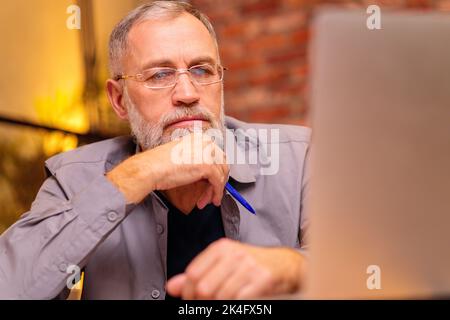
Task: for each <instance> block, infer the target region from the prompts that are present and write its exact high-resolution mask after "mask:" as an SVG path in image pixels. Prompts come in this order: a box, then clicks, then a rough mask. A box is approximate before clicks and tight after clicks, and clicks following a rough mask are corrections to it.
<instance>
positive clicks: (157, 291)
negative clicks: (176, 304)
mask: <svg viewBox="0 0 450 320" xmlns="http://www.w3.org/2000/svg"><path fill="white" fill-rule="evenodd" d="M159 295H160V293H159V290H156V289H155V290H153V291H152V298H153V299H158V298H159Z"/></svg>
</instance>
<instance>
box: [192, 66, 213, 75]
mask: <svg viewBox="0 0 450 320" xmlns="http://www.w3.org/2000/svg"><path fill="white" fill-rule="evenodd" d="M190 70H191V73H192V75H194V76H208V75H212V74H214V70H213V68H212V67H210V66H198V67H194V68H191V69H190Z"/></svg>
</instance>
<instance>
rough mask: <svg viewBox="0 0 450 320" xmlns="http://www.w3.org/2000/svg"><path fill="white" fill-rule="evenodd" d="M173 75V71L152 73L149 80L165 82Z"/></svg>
mask: <svg viewBox="0 0 450 320" xmlns="http://www.w3.org/2000/svg"><path fill="white" fill-rule="evenodd" d="M172 75H173V71H171V70H160V71H156V72H154V73H152V74H151V75H150V76H149V77H148V80H156V81H158V80H165V79H167V78H170V77H171V76H172Z"/></svg>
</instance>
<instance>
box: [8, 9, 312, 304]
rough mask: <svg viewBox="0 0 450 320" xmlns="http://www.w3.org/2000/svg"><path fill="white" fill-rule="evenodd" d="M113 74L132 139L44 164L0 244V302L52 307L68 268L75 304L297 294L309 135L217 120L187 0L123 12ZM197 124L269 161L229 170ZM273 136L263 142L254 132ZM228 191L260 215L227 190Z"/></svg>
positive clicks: (202, 45)
mask: <svg viewBox="0 0 450 320" xmlns="http://www.w3.org/2000/svg"><path fill="white" fill-rule="evenodd" d="M110 69H111V73H112V77H111V79H109V80H108V81H107V92H108V96H109V99H110V102H111V105H112V107H113V108H114V111H115V112H116V113H117V115H118V116H119V117H120V118H121V119H126V120H128V121H129V123H130V126H131V130H132V133H133V137H134V139H133V138H132V137H118V138H114V139H110V140H106V141H101V142H98V143H94V144H91V145H87V146H83V147H81V148H78V149H76V150H73V151H70V152H67V153H64V154H60V155H57V156H54V157H52V158H50V159H49V160H47V162H46V169H47V172H48V178H47V180H46V181H45V182H44V184H43V185H42V187H41V189H40V191H39V193H38V195H37V197H36V200H35V201H34V202H33V204H32V207H31V209H30V211H29V212H27V213H25V214H24V215H23V216H22V217H21V218H20V220H19V221H17V222H16V223H15V224H14V225H13V226H12V227H11V228H9V229H8V230H7V231H6V232H5V233H4V234H3V235H2V236H1V238H0V297H4V298H38V299H41V298H42V299H48V298H54V297H61V296H63V294H64V293H65V292H66V291H67V287H68V282H69V281H67V278H68V276H69V275H71V274H70V272H72V271H73V270H77V268H82V269H83V270H84V274H85V277H84V289H83V298H85V299H164V298H168V297H181V298H185V299H204V298H216V299H233V298H253V297H262V296H265V295H274V294H281V293H290V292H296V291H297V290H299V288H300V287H301V283H302V275H303V272H304V257H303V252H304V251H303V249H304V248H305V232H306V224H307V219H306V217H305V214H304V209H303V208H304V202H305V197H306V185H307V180H308V179H307V177H306V169H305V160H306V156H307V150H308V145H309V135H310V133H309V130H308V129H306V128H302V127H294V126H281V125H280V126H275V125H262V124H259V125H256V124H247V123H244V122H241V121H238V120H235V119H232V118H229V117H227V118H225V116H224V106H223V81H222V80H223V74H224V68H223V67H222V66H221V62H220V58H219V52H218V46H217V40H216V36H215V33H214V30H213V27H212V26H211V24H210V22H209V21H208V19H207V18H206V16H204V15H203V14H202V13H200V12H198V11H197V10H196V9H194V8H193V7H191V6H190V5H189V4H186V3H183V2H177V1H155V2H152V3H149V4H146V5H143V6H140V7H139V8H137V9H135V10H134V11H132V12H130V13H129V14H128V15H127V16H126V17H125V18H124V19H123V20H122V21H121V22H120V23H119V24H118V25H117V26H116V27H115V29H114V30H113V32H112V34H111V38H110ZM195 128H201V129H202V130H201V131H200V133H201V132H203V131H207V130H210V129H215V130H217V131H218V132H220V133H223V134H225V133H230V132H231V133H232V136H231V137H232V138H231V139H227V140H228V142H229V141H232V142H236V141H237V142H238V143H237V149H236V154H237V155H242V154H244V159H247V158H249V157H247V158H246V157H245V155H246V154H247V155H248V153H249V152H250V153H251V152H256V153H257V154H261V153H266V157H265V161H257V163H254V162H253V163H252V162H251V161H247V162H245V163H243V162H242V161H241V162H239V161H236V158H235V157H232V156H231V155H230V154H229V152H224V151H227V150H228V147H225V146H224V143H223V141H222V142H220V141H219V140H220V139H219V140H218V139H213V138H212V137H210V136H209V135H206V137H205V135H202V134H200V135H198V134H197V133H198V132H197V131H196V130H195ZM271 130H272V131H274V130H275V131H276V134H275V135H271V139H266V138H265V136H264V135H261V134H259V133H260V132H263V133H266V132H269V131H271ZM199 136H200V138H199ZM225 136H226V134H225ZM269 140H270V141H269ZM189 142H190V143H189ZM183 143H184V144H185V145H188V146H190V147H188V148H184V152H186V150H187V152H188V157H187V158H188V159H194V158H195V154H196V153H197V154H201V155H204V156H203V157H201V158H202V161H187V162H186V161H185V162H182V163H180V161H178V160H179V159H178V160H177V159H175V158H176V157H174V155H176V154H177V153H174V149H175V148H176V147H177V146H180V144H183ZM274 146H275V147H276V148H273V147H274ZM268 147H269V148H270V150H271V152H272V153H276V154H273V155H271V156H272V158H273V157H274V156H277V157H279V158H278V159H279V165H277V166H276V170H275V171H274V170H268V171H264V170H263V169H264V165H267V161H266V160H267V159H268V158H269V157H268V156H267V148H268ZM206 149H208V150H209V151H208V152H205V150H206ZM199 152H200V153H199ZM236 154H235V155H236ZM190 155H192V157H190ZM205 157H206V158H208V157H209V158H208V159H205ZM212 158H214V159H215V160H214V159H212ZM230 158H232V159H230ZM250 158H251V157H250ZM217 159H222V160H224V161H217ZM259 159H260V158H259ZM209 160H212V161H209ZM269 160H270V159H269ZM277 161H278V160H277ZM263 162H265V163H263ZM227 182H229V183H230V184H231V185H232V186H234V188H236V189H237V190H238V192H239V193H240V194H241V195H242V197H243V198H244V199H245V200H246V201H248V202H249V203H250V204H251V205H252V206H253V208H254V209H255V210H256V214H252V213H250V212H249V211H248V210H247V208H245V206H243V205H242V203H241V202H242V201H241V202H239V201H236V199H235V198H233V197H232V196H231V194H230V193H229V192H228V191H224V190H225V184H226V183H227ZM69 287H70V286H69Z"/></svg>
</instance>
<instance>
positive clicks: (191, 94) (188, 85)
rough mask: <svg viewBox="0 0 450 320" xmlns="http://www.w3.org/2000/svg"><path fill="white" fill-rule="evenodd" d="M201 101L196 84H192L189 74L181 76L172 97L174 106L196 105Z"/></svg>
mask: <svg viewBox="0 0 450 320" xmlns="http://www.w3.org/2000/svg"><path fill="white" fill-rule="evenodd" d="M199 99H200V95H199V92H198V90H197V87H196V86H195V85H194V83H192V80H191V78H190V76H189V74H187V73H182V74H180V75H179V76H178V81H177V83H176V84H175V87H174V92H173V95H172V102H173V105H175V106H181V105H194V104H195V103H196V102H197V101H198V100H199Z"/></svg>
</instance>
